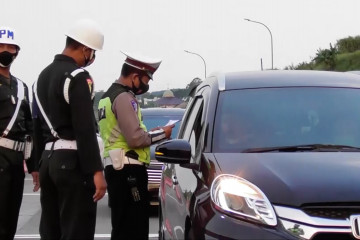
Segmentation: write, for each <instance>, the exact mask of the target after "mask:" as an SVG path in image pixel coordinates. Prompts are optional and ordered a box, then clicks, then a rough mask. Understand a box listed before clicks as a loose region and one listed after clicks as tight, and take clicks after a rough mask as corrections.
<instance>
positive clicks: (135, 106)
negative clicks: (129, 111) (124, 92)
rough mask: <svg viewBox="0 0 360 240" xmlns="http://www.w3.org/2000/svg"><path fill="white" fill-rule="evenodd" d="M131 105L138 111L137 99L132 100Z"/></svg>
mask: <svg viewBox="0 0 360 240" xmlns="http://www.w3.org/2000/svg"><path fill="white" fill-rule="evenodd" d="M131 105H132V107H133V109H134V111H135V112H137V102H136V101H135V100H131Z"/></svg>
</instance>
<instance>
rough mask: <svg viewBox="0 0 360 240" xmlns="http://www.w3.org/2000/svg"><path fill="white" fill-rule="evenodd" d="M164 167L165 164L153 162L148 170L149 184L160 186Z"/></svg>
mask: <svg viewBox="0 0 360 240" xmlns="http://www.w3.org/2000/svg"><path fill="white" fill-rule="evenodd" d="M162 166H163V163H161V162H158V161H156V160H151V162H150V165H149V167H148V168H147V172H148V181H149V184H160V181H161V174H162Z"/></svg>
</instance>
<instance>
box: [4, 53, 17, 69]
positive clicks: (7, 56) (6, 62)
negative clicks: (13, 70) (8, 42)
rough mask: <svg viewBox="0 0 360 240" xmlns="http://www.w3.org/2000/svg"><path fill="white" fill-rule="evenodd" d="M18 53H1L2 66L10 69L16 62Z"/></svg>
mask: <svg viewBox="0 0 360 240" xmlns="http://www.w3.org/2000/svg"><path fill="white" fill-rule="evenodd" d="M16 55H17V53H10V52H8V51H5V52H1V53H0V66H1V67H4V68H5V67H8V66H10V64H11V63H12V62H13V61H14V59H15V57H16Z"/></svg>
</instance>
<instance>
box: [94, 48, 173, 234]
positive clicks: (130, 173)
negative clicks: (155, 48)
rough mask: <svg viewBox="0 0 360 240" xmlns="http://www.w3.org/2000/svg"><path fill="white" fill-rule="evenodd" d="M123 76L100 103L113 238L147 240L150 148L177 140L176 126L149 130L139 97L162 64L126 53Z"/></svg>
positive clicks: (147, 88)
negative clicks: (144, 119) (143, 119)
mask: <svg viewBox="0 0 360 240" xmlns="http://www.w3.org/2000/svg"><path fill="white" fill-rule="evenodd" d="M125 55H126V60H125V63H124V64H123V66H122V70H121V75H120V78H119V79H118V80H116V81H115V82H114V83H113V84H112V85H111V86H110V88H109V89H108V90H107V92H105V93H104V95H103V97H102V99H101V100H100V102H99V126H100V133H101V137H102V138H103V140H104V144H105V151H104V157H105V158H104V165H105V178H106V181H107V184H108V194H109V199H110V206H111V223H112V232H111V239H112V240H114V239H147V238H148V235H149V194H148V189H147V186H148V175H147V171H146V166H147V165H148V164H149V163H150V148H149V146H150V145H151V144H153V143H156V142H158V141H160V140H164V139H167V138H169V137H170V136H171V131H172V128H173V127H174V125H170V126H164V127H161V128H156V129H152V130H150V131H147V129H146V127H145V125H144V123H143V122H142V117H141V110H140V106H139V103H138V101H137V99H136V95H140V94H143V93H146V92H147V91H148V90H149V81H150V79H152V78H153V74H154V72H155V71H156V70H157V68H158V67H159V65H160V63H161V61H159V60H153V59H148V58H145V57H140V56H135V55H130V54H125Z"/></svg>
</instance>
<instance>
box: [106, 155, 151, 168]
mask: <svg viewBox="0 0 360 240" xmlns="http://www.w3.org/2000/svg"><path fill="white" fill-rule="evenodd" d="M124 164H137V165H144V163H143V162H140V161H138V160H136V159H133V158H129V157H126V160H125V161H124ZM109 165H112V162H111V158H110V157H106V158H104V167H106V166H109Z"/></svg>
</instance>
